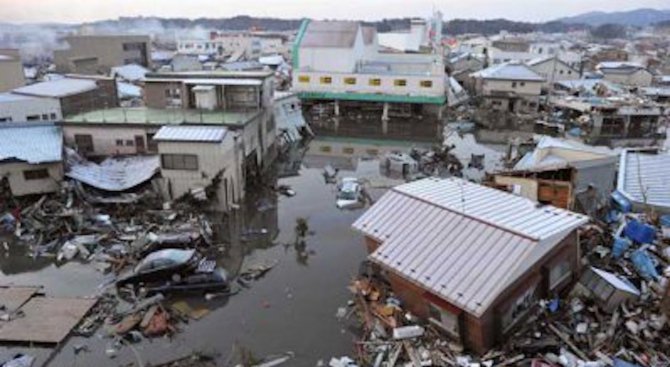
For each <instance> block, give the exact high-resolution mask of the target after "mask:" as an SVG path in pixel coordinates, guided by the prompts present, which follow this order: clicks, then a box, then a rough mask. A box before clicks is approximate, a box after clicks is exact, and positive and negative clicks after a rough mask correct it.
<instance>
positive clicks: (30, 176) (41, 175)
mask: <svg viewBox="0 0 670 367" xmlns="http://www.w3.org/2000/svg"><path fill="white" fill-rule="evenodd" d="M23 178H24V179H25V180H26V181H30V180H43V179H45V178H49V171H48V170H47V169H46V168H40V169H31V170H27V171H23Z"/></svg>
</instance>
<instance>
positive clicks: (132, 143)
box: [126, 140, 135, 147]
mask: <svg viewBox="0 0 670 367" xmlns="http://www.w3.org/2000/svg"><path fill="white" fill-rule="evenodd" d="M134 145H135V142H134V141H133V140H126V146H127V147H132V146H134Z"/></svg>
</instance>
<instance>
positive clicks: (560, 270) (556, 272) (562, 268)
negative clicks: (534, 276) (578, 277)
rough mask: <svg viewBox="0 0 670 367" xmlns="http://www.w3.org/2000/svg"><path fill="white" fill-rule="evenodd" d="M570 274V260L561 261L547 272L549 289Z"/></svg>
mask: <svg viewBox="0 0 670 367" xmlns="http://www.w3.org/2000/svg"><path fill="white" fill-rule="evenodd" d="M571 274H572V267H571V266H570V260H567V259H565V260H563V261H561V262H559V263H558V264H556V265H554V266H553V267H552V268H551V270H549V289H554V288H556V286H558V285H559V284H561V282H563V281H564V280H565V279H567V278H568V277H570V275H571Z"/></svg>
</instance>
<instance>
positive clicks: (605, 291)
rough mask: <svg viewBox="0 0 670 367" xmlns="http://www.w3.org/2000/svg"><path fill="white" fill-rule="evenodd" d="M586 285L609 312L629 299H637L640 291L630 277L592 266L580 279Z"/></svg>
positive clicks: (581, 283) (581, 284)
mask: <svg viewBox="0 0 670 367" xmlns="http://www.w3.org/2000/svg"><path fill="white" fill-rule="evenodd" d="M579 285H580V286H581V287H584V288H585V289H586V290H587V291H588V292H589V293H590V294H591V295H593V297H594V298H595V299H596V300H597V301H598V303H600V305H601V307H602V308H603V309H604V310H605V311H607V312H610V313H611V312H614V310H616V308H617V307H619V305H621V304H622V303H624V302H626V301H627V300H632V299H636V298H637V297H639V296H640V291H639V290H638V289H637V287H635V285H633V284H632V283H631V282H630V281H628V279H626V278H623V277H621V276H618V275H616V274H612V273H610V272H607V271H604V270H601V269H598V268H596V267H593V266H591V267H590V268H589V269H587V270H586V271H585V272H584V274H582V277H581V278H580V279H579Z"/></svg>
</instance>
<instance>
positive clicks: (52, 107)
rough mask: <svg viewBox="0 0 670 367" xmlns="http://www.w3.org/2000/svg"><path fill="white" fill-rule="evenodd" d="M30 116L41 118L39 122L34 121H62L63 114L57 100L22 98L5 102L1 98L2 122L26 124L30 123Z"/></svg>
mask: <svg viewBox="0 0 670 367" xmlns="http://www.w3.org/2000/svg"><path fill="white" fill-rule="evenodd" d="M29 116H39V119H38V120H33V121H60V120H62V119H63V112H62V111H61V107H60V102H59V101H58V100H57V99H52V98H21V99H16V100H11V101H3V100H2V99H1V98H0V121H3V120H4V121H5V122H9V121H13V122H24V121H28V117H29ZM45 117H46V118H45ZM10 119H11V120H10Z"/></svg>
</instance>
